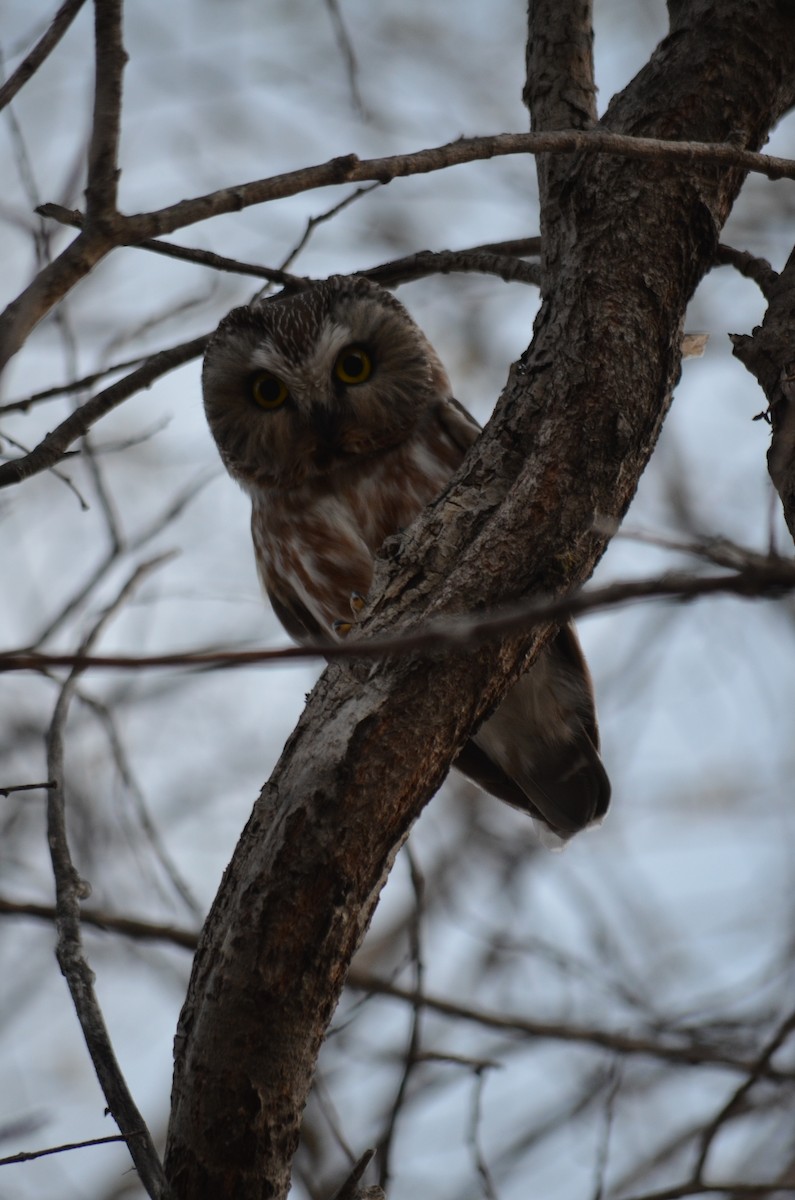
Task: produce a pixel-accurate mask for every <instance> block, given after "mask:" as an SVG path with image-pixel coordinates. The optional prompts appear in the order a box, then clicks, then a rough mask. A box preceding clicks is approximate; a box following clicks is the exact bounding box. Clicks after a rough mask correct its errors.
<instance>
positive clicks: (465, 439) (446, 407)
mask: <svg viewBox="0 0 795 1200" xmlns="http://www.w3.org/2000/svg"><path fill="white" fill-rule="evenodd" d="M433 412H434V416H435V417H436V419H437V421H438V422H439V424H440V426H441V427H442V429H443V430H444V432H445V433H446V434H447V436H448V437H449V439H450V441H451V442H452V443H453V444H454V445H455V446H457V447H458V449H459V450H460V451H461V458H462V460H463V457H464V455H465V454H466V452H467V450H468V449H469V447H470V446H471V445H472V444H473V442H476V441H477V439H478V437H479V435H480V432H481V430H480V426H479V425H478V423H477V421H476V420H475V418H474V417H473V416H471V415H470V413H468V412H467V410H466V409H465V408H464V406H463V404H459V403H458V401H457V400H455V399H454V398H453V397H452V396H447V397H445V399H444V400H442V401H440V402H439V404H437V405H436V406H435V408H434V410H433Z"/></svg>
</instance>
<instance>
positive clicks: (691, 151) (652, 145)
mask: <svg viewBox="0 0 795 1200" xmlns="http://www.w3.org/2000/svg"><path fill="white" fill-rule="evenodd" d="M583 151H587V152H588V153H593V154H609V155H617V156H619V157H624V158H629V159H638V160H645V161H653V162H674V163H682V164H685V165H687V166H694V165H706V164H715V165H717V166H722V167H726V168H727V169H730V168H735V169H737V168H739V169H740V170H743V171H751V172H754V173H755V174H760V175H765V176H767V178H768V179H795V161H794V160H792V159H788V158H776V157H774V156H772V155H769V154H758V153H756V152H755V151H752V150H742V149H740V148H739V147H738V146H733V145H730V144H729V143H719V144H714V143H709V142H688V141H666V140H663V139H660V138H636V137H631V136H629V135H627V134H620V133H606V132H604V131H603V130H601V129H600V130H587V131H585V130H558V131H556V132H551V133H499V134H492V135H489V136H484V137H473V138H460V139H459V140H458V141H455V142H447V143H445V144H444V145H441V146H434V147H431V148H429V149H427V150H417V151H415V152H413V153H409V154H394V155H388V156H386V157H384V158H371V159H360V158H359V157H358V156H357V155H355V154H345V155H341V156H340V157H338V158H332V159H330V160H329V161H328V162H325V163H319V164H317V165H315V166H312V167H303V168H300V169H299V170H297V171H288V172H285V173H284V174H282V175H274V176H271V177H270V178H268V179H259V180H254V181H252V182H250V183H242V184H235V185H232V186H231V187H226V188H219V189H218V190H217V191H214V192H208V193H206V194H205V195H203V196H195V197H193V198H192V199H189V200H180V201H179V202H178V203H177V204H171V205H168V206H167V207H165V208H161V209H157V210H155V211H152V212H148V213H140V214H138V215H137V216H133V217H129V218H128V220H127V223H126V236H127V237H129V238H130V240H132V241H136V242H137V241H142V240H143V239H144V238H149V237H159V236H161V235H162V234H164V233H173V231H174V230H175V229H180V228H184V227H185V226H186V225H194V224H196V223H198V222H199V221H206V220H207V219H208V217H212V216H218V215H219V214H221V213H230V212H239V211H240V210H241V209H243V208H248V207H250V206H251V205H255V204H263V203H265V202H266V201H270V200H282V199H284V198H286V197H288V196H295V195H298V194H299V193H301V192H306V191H310V190H312V189H314V188H320V187H333V186H336V185H339V184H344V183H365V182H367V181H368V180H375V181H377V182H378V183H391V181H392V180H393V179H398V178H405V177H407V176H414V175H425V174H429V173H430V172H433V171H443V170H446V169H447V168H448V167H453V166H462V165H464V164H465V163H472V162H481V161H484V160H487V159H491V158H501V157H504V156H506V155H514V154H540V153H549V154H578V153H581V152H583Z"/></svg>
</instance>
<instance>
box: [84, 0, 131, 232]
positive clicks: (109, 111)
mask: <svg viewBox="0 0 795 1200" xmlns="http://www.w3.org/2000/svg"><path fill="white" fill-rule="evenodd" d="M94 47H95V50H94V62H95V73H96V78H95V83H94V116H93V121H92V125H91V142H90V144H89V147H88V184H87V187H86V225H87V227H90V226H92V225H94V224H96V223H98V222H102V221H107V220H109V219H112V218H113V217H114V216H115V213H116V189H117V186H118V181H119V164H118V159H119V135H120V131H121V95H122V77H123V75H124V67H125V64H126V62H127V53H126V51H125V49H124V44H123V42H122V0H95V3H94Z"/></svg>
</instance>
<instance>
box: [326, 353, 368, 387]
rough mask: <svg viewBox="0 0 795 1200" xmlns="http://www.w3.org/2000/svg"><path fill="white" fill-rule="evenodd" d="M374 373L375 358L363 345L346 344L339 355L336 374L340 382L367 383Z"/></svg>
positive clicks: (335, 368)
mask: <svg viewBox="0 0 795 1200" xmlns="http://www.w3.org/2000/svg"><path fill="white" fill-rule="evenodd" d="M372 373H373V360H372V359H371V358H370V355H369V354H368V353H367V351H366V350H365V349H364V347H363V346H346V347H345V349H344V350H341V351H340V353H339V354H338V355H337V361H336V362H335V363H334V374H335V375H336V377H337V379H339V381H340V383H351V384H356V383H365V382H366V381H367V380H368V379H369V378H370V376H371V375H372Z"/></svg>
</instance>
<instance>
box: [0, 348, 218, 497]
mask: <svg viewBox="0 0 795 1200" xmlns="http://www.w3.org/2000/svg"><path fill="white" fill-rule="evenodd" d="M208 338H209V334H206V335H204V336H202V337H198V338H193V340H192V341H190V342H182V343H180V344H179V345H178V346H172V347H170V349H168V350H161V351H160V352H159V353H158V354H153V355H151V356H150V357H149V358H147V360H146V362H144V363H143V365H142V366H140V367H138V369H137V370H135V371H133V372H131V374H129V375H126V376H125V377H124V379H120V380H118V381H117V382H116V383H113V384H111V385H110V387H107V388H105V389H104V390H103V391H101V392H99V393H98V394H97V395H96V396H93V397H92V399H91V400H87V401H86V403H85V404H82V405H81V406H80V408H78V409H76V410H75V412H73V413H70V415H69V416H68V417H67V418H66V419H65V420H64V421H61V423H60V425H56V427H55V429H53V430H52V432H50V433H48V434H47V436H46V437H45V438H43V439H42V441H41V442H39V444H38V446H36V447H34V449H33V450H31V451H30V453H29V454H25V455H23V457H21V458H16V459H14V460H13V461H12V462H7V463H3V464H2V466H0V487H7V486H8V485H9V484H12V483H20V482H21V481H22V480H23V479H29V478H30V476H31V475H37V474H38V473H39V472H40V471H46V470H49V469H50V468H51V467H53V466H54V465H55V464H56V463H57V462H59V461H60V459H61V458H63V456H64V454H65V453H66V451H67V450H68V449H69V447H70V446H71V445H72V444H73V442H76V441H77V439H78V438H81V437H85V435H86V434H87V433H88V431H89V429H91V427H92V425H95V424H96V422H97V421H99V420H100V418H101V417H104V416H105V415H106V414H107V413H109V412H111V411H112V410H113V409H114V408H117V407H118V406H119V405H120V404H122V403H123V402H124V401H125V400H127V399H129V397H130V396H133V395H135V393H136V392H139V391H141V390H142V389H143V388H147V387H149V386H150V385H151V384H152V383H154V381H155V380H156V379H159V378H160V377H161V376H162V375H165V374H167V373H168V372H169V371H173V370H174V369H175V368H176V367H180V366H182V365H183V363H186V362H190V360H191V359H192V358H198V356H199V355H200V354H201V353H202V352H203V351H204V347H205V346H206V344H207V340H208Z"/></svg>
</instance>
